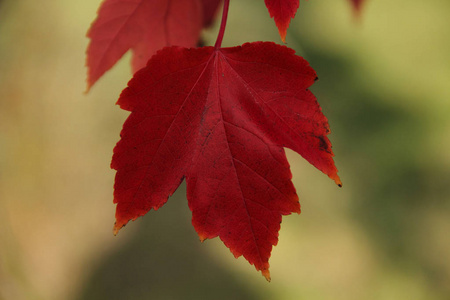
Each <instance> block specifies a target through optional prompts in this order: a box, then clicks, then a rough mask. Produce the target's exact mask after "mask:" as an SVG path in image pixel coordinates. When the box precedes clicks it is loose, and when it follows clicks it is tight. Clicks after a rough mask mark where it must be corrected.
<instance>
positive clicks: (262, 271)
mask: <svg viewBox="0 0 450 300" xmlns="http://www.w3.org/2000/svg"><path fill="white" fill-rule="evenodd" d="M261 273H262V275H263V276H264V277H265V278H266V280H267V281H268V282H270V281H271V280H272V279H271V278H270V271H269V270H268V269H266V270H261Z"/></svg>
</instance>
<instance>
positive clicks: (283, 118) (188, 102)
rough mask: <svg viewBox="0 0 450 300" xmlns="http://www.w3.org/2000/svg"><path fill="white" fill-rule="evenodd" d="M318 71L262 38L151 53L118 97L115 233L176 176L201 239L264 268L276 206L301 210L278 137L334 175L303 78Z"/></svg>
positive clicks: (171, 186)
mask: <svg viewBox="0 0 450 300" xmlns="http://www.w3.org/2000/svg"><path fill="white" fill-rule="evenodd" d="M219 44H220V42H219ZM316 78H317V77H316V73H315V71H314V70H313V69H312V68H311V67H310V66H309V64H308V63H307V62H306V61H305V60H304V59H303V58H301V57H299V56H296V55H295V52H294V50H292V49H289V48H287V47H285V46H280V45H276V44H274V43H270V42H256V43H247V44H244V45H243V46H238V47H233V48H219V47H217V44H216V47H203V48H198V49H186V48H181V47H169V48H165V49H163V50H161V51H159V52H157V54H156V55H154V56H153V57H152V58H151V59H150V60H149V62H148V64H147V66H146V67H145V68H144V69H142V70H140V71H138V72H137V73H136V74H135V76H134V78H133V79H132V80H131V81H130V82H129V84H128V87H127V88H126V89H125V90H124V91H123V92H122V94H121V96H120V98H119V100H118V104H119V105H120V107H121V108H122V109H125V110H128V111H131V114H130V116H129V117H128V119H127V120H126V122H125V124H124V127H123V130H122V132H121V140H120V141H119V142H118V144H117V145H116V147H115V149H114V155H113V160H112V163H111V167H112V168H114V169H116V170H117V173H116V181H115V191H114V202H115V203H116V204H117V207H116V223H115V227H114V230H115V233H117V232H118V231H119V229H120V228H121V227H123V226H124V225H125V224H127V222H128V221H129V220H135V219H136V218H137V217H139V216H142V215H144V214H146V213H147V212H148V211H149V210H151V209H155V210H156V209H158V208H160V207H161V206H162V205H163V204H164V203H165V202H166V201H167V199H168V197H169V196H171V195H172V194H173V193H174V192H175V190H176V189H177V188H178V186H179V185H180V183H181V182H182V181H183V179H186V182H187V198H188V203H189V207H190V209H191V211H192V215H193V217H192V223H193V225H194V227H195V230H196V231H197V233H198V234H199V236H200V239H201V240H204V239H210V238H214V237H216V236H219V237H220V239H221V240H222V241H223V242H224V244H225V245H226V246H227V247H228V248H230V250H231V252H232V253H233V254H234V255H235V256H236V257H238V256H241V255H243V256H244V257H245V258H246V259H247V260H248V261H249V262H250V263H251V264H253V265H254V266H255V267H256V269H257V270H260V271H261V272H262V274H263V275H264V276H265V277H266V278H268V279H269V278H270V277H269V276H270V275H269V262H268V261H269V257H270V253H271V250H272V247H273V245H276V244H277V241H278V231H279V229H280V222H281V217H282V215H288V214H290V213H291V212H296V213H300V205H299V202H298V196H297V194H296V192H295V188H294V186H293V184H292V182H291V177H292V175H291V171H290V168H289V164H288V162H287V160H286V156H285V153H284V149H283V147H287V148H290V149H293V150H294V151H296V152H297V153H299V154H300V155H302V156H303V157H304V158H305V159H306V160H307V161H309V162H310V163H311V164H313V165H314V166H315V167H316V168H318V169H319V170H321V171H322V172H324V173H325V174H327V175H328V176H329V177H330V178H332V179H333V180H334V181H335V182H336V183H337V184H339V185H340V184H341V182H340V180H339V177H338V175H337V170H336V168H335V166H334V162H333V158H332V157H333V153H332V151H331V144H330V141H329V140H328V138H327V134H328V133H329V127H328V122H327V119H326V117H325V116H324V115H323V114H322V112H321V108H320V106H319V104H318V103H317V100H316V98H315V97H314V95H313V94H312V93H311V92H310V91H309V89H308V88H309V87H310V86H311V85H312V84H313V83H314V81H315V80H316Z"/></svg>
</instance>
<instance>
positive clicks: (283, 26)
mask: <svg viewBox="0 0 450 300" xmlns="http://www.w3.org/2000/svg"><path fill="white" fill-rule="evenodd" d="M264 1H265V3H266V6H267V9H268V10H269V13H270V17H271V18H273V19H274V20H275V24H276V25H277V27H278V32H279V34H280V37H281V40H282V41H283V43H286V34H287V29H288V28H289V24H290V23H291V19H293V18H294V17H295V14H296V12H297V10H298V8H299V6H300V1H299V0H264Z"/></svg>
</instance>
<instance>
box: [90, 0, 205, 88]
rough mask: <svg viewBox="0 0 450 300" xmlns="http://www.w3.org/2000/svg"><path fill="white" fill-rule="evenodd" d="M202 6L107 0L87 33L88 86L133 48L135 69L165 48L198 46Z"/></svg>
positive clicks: (190, 1)
mask: <svg viewBox="0 0 450 300" xmlns="http://www.w3.org/2000/svg"><path fill="white" fill-rule="evenodd" d="M203 5H205V7H206V6H207V4H206V2H204V1H203V3H202V2H200V0H178V1H171V0H105V1H104V2H103V3H102V5H101V7H100V9H99V11H98V17H97V19H96V20H95V21H94V23H93V24H92V26H91V28H90V29H89V31H88V33H87V36H88V37H89V38H90V39H91V42H90V44H89V47H88V49H87V60H86V65H87V66H88V79H87V82H88V89H89V88H90V87H91V86H92V85H93V84H94V83H95V82H96V81H97V80H98V79H99V78H100V77H101V76H102V75H103V74H104V73H105V72H106V71H107V70H109V69H110V68H111V67H112V66H114V64H115V63H116V62H117V61H118V60H119V59H120V58H121V57H122V56H123V55H124V54H125V53H126V52H127V51H128V50H130V49H132V50H133V58H132V67H133V71H134V72H135V71H137V70H139V69H140V68H142V67H144V66H145V65H146V63H147V61H148V60H149V58H150V57H151V56H152V55H153V54H154V53H155V52H156V51H157V50H159V49H161V48H162V47H165V46H170V45H178V46H184V47H192V46H195V45H196V43H197V42H198V40H199V37H200V32H201V29H202V26H203ZM213 8H214V7H213V6H211V8H209V10H208V11H209V13H210V15H209V17H210V18H212V17H211V12H212V10H213Z"/></svg>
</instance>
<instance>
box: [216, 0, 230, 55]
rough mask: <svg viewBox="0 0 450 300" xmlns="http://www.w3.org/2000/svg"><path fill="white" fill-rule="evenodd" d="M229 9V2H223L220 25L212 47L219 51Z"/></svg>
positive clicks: (227, 0)
mask: <svg viewBox="0 0 450 300" xmlns="http://www.w3.org/2000/svg"><path fill="white" fill-rule="evenodd" d="M229 7H230V0H224V3H223V13H222V22H221V24H220V30H219V34H218V35H217V40H216V44H215V45H214V47H215V48H216V49H219V48H220V47H221V46H222V40H223V35H224V33H225V27H226V26H227V18H228V8H229Z"/></svg>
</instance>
